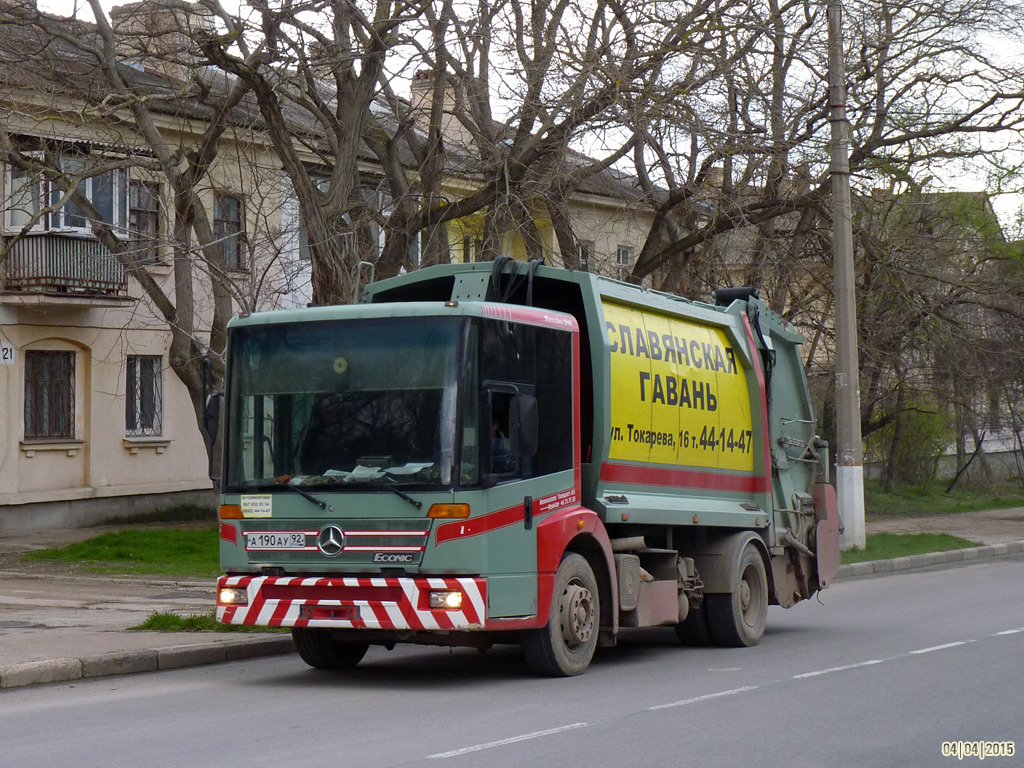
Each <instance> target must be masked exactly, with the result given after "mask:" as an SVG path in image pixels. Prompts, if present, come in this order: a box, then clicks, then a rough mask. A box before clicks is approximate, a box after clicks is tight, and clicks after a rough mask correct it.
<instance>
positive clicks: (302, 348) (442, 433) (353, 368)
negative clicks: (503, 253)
mask: <svg viewBox="0 0 1024 768" xmlns="http://www.w3.org/2000/svg"><path fill="white" fill-rule="evenodd" d="M714 298H715V301H714V302H713V303H707V304H705V303H695V302H691V301H687V300H683V299H680V298H678V297H675V296H671V295H667V294H662V293H658V292H654V291H649V290H642V289H641V288H639V287H636V286H632V285H626V284H624V283H621V282H618V281H614V280H608V279H604V278H601V277H598V276H595V275H593V274H589V273H586V272H568V271H564V270H560V269H555V268H551V267H545V266H538V265H537V264H524V263H522V262H515V261H512V260H508V259H502V260H499V261H496V262H494V263H473V264H452V265H443V266H439V267H432V268H427V269H423V270H420V271H417V272H414V273H411V274H407V275H403V276H400V277H396V278H392V279H388V280H382V281H379V282H376V283H372V284H370V285H368V286H366V287H365V289H364V293H363V300H362V303H360V304H357V305H352V306H324V307H309V308H304V309H297V310H287V311H277V312H267V313H256V314H250V315H246V316H241V317H237V318H234V319H233V320H232V321H231V323H230V325H229V331H228V334H229V335H228V352H227V361H226V373H225V389H224V404H223V417H224V418H223V431H222V438H221V443H222V445H223V458H222V470H223V471H222V482H221V491H222V502H221V506H220V521H219V522H220V547H221V562H222V566H223V571H224V575H223V576H222V577H221V578H220V580H219V583H218V603H217V616H218V618H219V620H220V621H222V622H224V623H227V624H241V625H258V626H270V627H290V628H291V631H292V634H293V637H294V641H295V645H296V647H297V649H298V652H299V654H300V655H301V656H302V658H303V659H304V660H305V661H306V662H307V663H309V664H310V665H312V666H314V667H320V668H341V667H350V666H353V665H355V664H357V663H358V662H359V661H360V660H361V659H362V658H363V656H364V654H365V653H366V651H367V648H368V647H369V646H370V645H383V646H385V647H387V648H392V647H393V646H394V645H395V644H397V643H421V644H433V645H443V646H471V647H477V648H480V649H487V648H488V647H490V646H491V645H493V644H497V643H516V644H518V645H520V646H521V648H522V652H523V655H524V657H525V659H526V662H527V664H528V665H529V666H530V667H531V668H533V669H534V670H536V671H538V672H540V673H543V674H547V675H555V676H565V675H575V674H579V673H581V672H583V671H584V670H585V669H586V668H587V667H588V665H589V664H590V662H591V659H592V657H593V655H594V651H595V648H596V647H597V646H598V645H602V646H607V645H615V643H616V639H617V637H618V636H619V634H620V632H621V631H622V630H623V629H624V628H628V627H650V626H673V627H675V629H676V631H677V633H678V635H679V637H680V638H681V639H682V640H683V641H684V642H687V643H697V644H719V645H726V646H749V645H754V644H756V643H757V642H759V640H760V639H761V636H762V633H763V631H764V628H765V620H766V616H767V611H768V605H769V604H778V605H781V606H784V607H789V606H792V605H793V604H794V603H796V602H798V601H800V600H805V599H807V598H809V597H810V596H811V595H813V594H814V593H815V592H816V591H817V590H820V589H822V588H824V587H826V586H827V585H828V584H829V583H830V581H831V579H832V577H833V575H834V573H835V570H836V567H837V564H838V555H839V544H838V537H839V523H838V518H837V513H836V503H835V494H834V491H833V489H832V488H831V486H830V485H829V484H828V477H827V473H828V451H827V446H826V445H825V444H824V443H823V442H822V441H821V440H820V439H819V438H818V437H817V435H816V422H815V416H814V412H813V410H812V407H811V402H810V398H809V394H808V389H807V384H806V380H805V376H804V369H803V365H802V361H801V357H800V343H801V337H800V336H799V335H798V334H797V333H795V332H794V331H793V330H792V328H791V327H790V326H789V325H788V324H787V323H786V322H785V321H784V320H783V319H782V318H780V317H779V316H778V315H776V314H774V313H772V312H771V311H770V310H769V309H768V307H767V306H765V304H764V302H763V301H762V300H761V299H759V298H758V296H757V293H756V292H755V291H753V290H750V289H726V290H719V291H717V292H716V294H715V297H714Z"/></svg>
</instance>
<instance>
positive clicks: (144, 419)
mask: <svg viewBox="0 0 1024 768" xmlns="http://www.w3.org/2000/svg"><path fill="white" fill-rule="evenodd" d="M162 370H163V358H162V357H160V356H159V355H128V373H127V387H126V391H127V395H126V397H125V432H126V433H127V434H129V435H160V434H163V380H162V376H161V373H162Z"/></svg>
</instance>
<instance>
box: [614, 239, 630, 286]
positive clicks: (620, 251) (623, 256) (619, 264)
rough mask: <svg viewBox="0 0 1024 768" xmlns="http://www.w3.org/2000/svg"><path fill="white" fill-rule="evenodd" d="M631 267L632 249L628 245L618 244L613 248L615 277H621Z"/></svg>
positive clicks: (625, 274)
mask: <svg viewBox="0 0 1024 768" xmlns="http://www.w3.org/2000/svg"><path fill="white" fill-rule="evenodd" d="M632 269H633V249H632V248H631V247H630V246H628V245H620V246H618V247H617V248H616V249H615V272H616V277H618V278H619V279H622V278H623V277H626V276H627V275H629V273H630V272H631V271H632Z"/></svg>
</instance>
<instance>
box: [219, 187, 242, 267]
mask: <svg viewBox="0 0 1024 768" xmlns="http://www.w3.org/2000/svg"><path fill="white" fill-rule="evenodd" d="M213 236H214V237H215V238H216V239H217V247H218V248H219V249H220V252H221V254H222V255H223V257H224V265H225V267H227V268H228V269H244V268H245V249H244V240H245V233H244V229H243V226H242V199H241V198H240V197H237V196H235V195H228V194H224V193H220V192H219V193H217V195H216V197H215V198H214V201H213Z"/></svg>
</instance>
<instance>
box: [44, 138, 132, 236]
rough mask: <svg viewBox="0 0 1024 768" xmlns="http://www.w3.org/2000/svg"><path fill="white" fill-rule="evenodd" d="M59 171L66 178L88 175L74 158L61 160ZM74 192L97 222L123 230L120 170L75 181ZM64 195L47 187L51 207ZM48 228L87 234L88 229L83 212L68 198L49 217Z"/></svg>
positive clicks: (124, 198) (52, 186) (53, 185)
mask: <svg viewBox="0 0 1024 768" xmlns="http://www.w3.org/2000/svg"><path fill="white" fill-rule="evenodd" d="M60 169H61V171H62V172H63V173H64V174H65V176H68V177H69V178H70V177H75V176H81V175H83V174H84V173H87V172H88V168H87V166H86V163H85V161H84V159H83V158H81V157H75V156H64V157H61V158H60ZM77 190H78V191H79V192H81V193H82V194H83V195H84V196H85V197H86V199H88V200H89V202H90V203H92V206H93V208H95V209H96V212H97V213H98V214H99V215H100V219H102V220H103V221H104V222H106V223H107V224H112V225H114V226H115V227H117V228H118V229H121V230H123V229H124V227H125V225H126V223H127V221H126V220H127V216H126V210H127V207H128V206H127V190H126V187H125V183H124V172H123V171H106V172H104V173H98V174H96V175H94V176H89V177H87V178H84V179H82V180H81V181H79V182H78V186H77ZM66 194H67V193H66V192H65V191H64V190H63V189H61V188H60V186H58V185H57V184H56V183H51V184H50V204H51V205H53V206H56V205H57V204H58V203H59V202H60V201H61V199H63V197H64V196H65V195H66ZM50 229H51V230H70V231H79V232H91V231H92V226H91V224H90V221H89V217H88V214H87V213H86V211H85V210H84V209H82V208H80V207H79V206H78V205H77V204H76V203H75V201H74V200H72V199H71V198H70V197H68V199H67V200H66V201H65V202H64V205H62V206H61V207H60V208H58V209H57V210H55V211H54V212H53V213H51V214H50Z"/></svg>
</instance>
